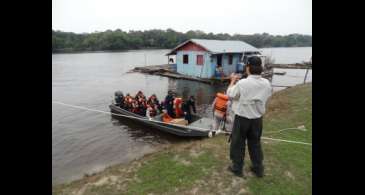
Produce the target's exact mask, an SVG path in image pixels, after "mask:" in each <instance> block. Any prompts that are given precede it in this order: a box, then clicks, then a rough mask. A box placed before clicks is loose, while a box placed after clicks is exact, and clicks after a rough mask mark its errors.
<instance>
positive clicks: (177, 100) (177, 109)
mask: <svg viewBox="0 0 365 195" xmlns="http://www.w3.org/2000/svg"><path fill="white" fill-rule="evenodd" d="M174 104H175V114H176V118H180V117H181V116H182V115H183V114H184V112H183V111H182V109H181V104H182V99H181V98H175V100H174Z"/></svg>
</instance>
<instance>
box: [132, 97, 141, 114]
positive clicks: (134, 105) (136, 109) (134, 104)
mask: <svg viewBox="0 0 365 195" xmlns="http://www.w3.org/2000/svg"><path fill="white" fill-rule="evenodd" d="M131 111H132V112H133V113H135V114H139V112H140V111H139V104H138V101H137V100H136V99H132V110H131Z"/></svg>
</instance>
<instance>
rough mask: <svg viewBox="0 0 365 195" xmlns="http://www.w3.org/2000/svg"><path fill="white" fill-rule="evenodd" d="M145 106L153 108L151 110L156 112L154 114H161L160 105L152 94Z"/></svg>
mask: <svg viewBox="0 0 365 195" xmlns="http://www.w3.org/2000/svg"><path fill="white" fill-rule="evenodd" d="M147 104H149V105H151V106H152V107H153V109H154V110H155V111H156V114H157V113H161V112H162V108H161V105H160V103H159V101H158V99H157V97H156V95H155V94H152V95H151V97H149V98H148V100H147Z"/></svg>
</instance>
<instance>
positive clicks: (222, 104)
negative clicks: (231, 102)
mask: <svg viewBox="0 0 365 195" xmlns="http://www.w3.org/2000/svg"><path fill="white" fill-rule="evenodd" d="M227 102H228V96H227V95H225V94H223V93H217V97H216V101H215V106H214V109H215V110H216V111H218V112H220V113H222V114H225V113H226V111H227Z"/></svg>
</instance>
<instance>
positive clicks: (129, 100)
mask: <svg viewBox="0 0 365 195" xmlns="http://www.w3.org/2000/svg"><path fill="white" fill-rule="evenodd" d="M132 103H133V98H132V96H131V95H130V94H129V93H127V95H126V96H125V97H124V109H125V110H128V111H130V112H131V111H132V107H133V106H132Z"/></svg>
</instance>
